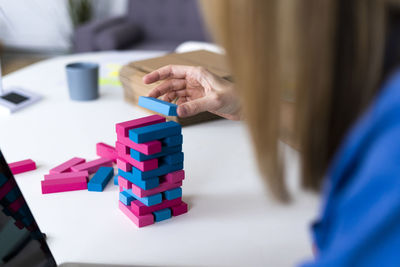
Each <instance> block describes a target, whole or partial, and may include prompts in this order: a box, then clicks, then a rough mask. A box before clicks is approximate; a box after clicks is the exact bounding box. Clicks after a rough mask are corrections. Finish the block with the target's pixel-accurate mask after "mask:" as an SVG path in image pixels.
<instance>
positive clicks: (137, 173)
mask: <svg viewBox="0 0 400 267" xmlns="http://www.w3.org/2000/svg"><path fill="white" fill-rule="evenodd" d="M182 169H183V162H181V163H177V164H173V165H168V164H165V163H164V164H161V165H160V166H158V168H157V169H154V170H151V171H146V172H143V171H141V170H139V169H137V168H135V167H132V171H130V172H127V173H131V174H132V175H133V176H134V177H137V178H139V179H140V180H147V179H150V178H153V177H159V176H161V175H165V174H167V173H170V172H174V171H178V170H182Z"/></svg>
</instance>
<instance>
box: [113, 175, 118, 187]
mask: <svg viewBox="0 0 400 267" xmlns="http://www.w3.org/2000/svg"><path fill="white" fill-rule="evenodd" d="M118 177H119V176H118V174H116V175H114V178H113V181H114V185H118Z"/></svg>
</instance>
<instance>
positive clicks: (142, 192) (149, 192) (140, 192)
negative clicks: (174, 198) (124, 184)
mask: <svg viewBox="0 0 400 267" xmlns="http://www.w3.org/2000/svg"><path fill="white" fill-rule="evenodd" d="M181 186H182V182H177V183H174V184H171V183H168V182H163V183H161V184H160V185H159V186H157V187H156V188H153V189H149V190H143V189H142V188H140V187H139V186H137V185H135V184H132V183H131V184H130V188H128V189H132V192H133V194H135V195H136V196H138V197H147V196H150V195H154V194H157V193H161V192H164V191H166V190H170V189H173V188H177V187H181Z"/></svg>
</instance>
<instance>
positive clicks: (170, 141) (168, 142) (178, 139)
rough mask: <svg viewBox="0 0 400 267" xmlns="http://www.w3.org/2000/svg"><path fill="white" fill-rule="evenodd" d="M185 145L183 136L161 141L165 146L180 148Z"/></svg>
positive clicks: (166, 138)
mask: <svg viewBox="0 0 400 267" xmlns="http://www.w3.org/2000/svg"><path fill="white" fill-rule="evenodd" d="M182 143H183V135H181V134H180V135H174V136H169V137H165V138H163V139H161V144H162V145H163V146H179V145H182Z"/></svg>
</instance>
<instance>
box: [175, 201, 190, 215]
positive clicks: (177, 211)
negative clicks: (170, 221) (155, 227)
mask: <svg viewBox="0 0 400 267" xmlns="http://www.w3.org/2000/svg"><path fill="white" fill-rule="evenodd" d="M171 210H172V215H173V216H179V215H181V214H184V213H186V212H188V205H187V204H186V203H185V202H183V201H182V203H181V204H179V205H177V206H173V207H171Z"/></svg>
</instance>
